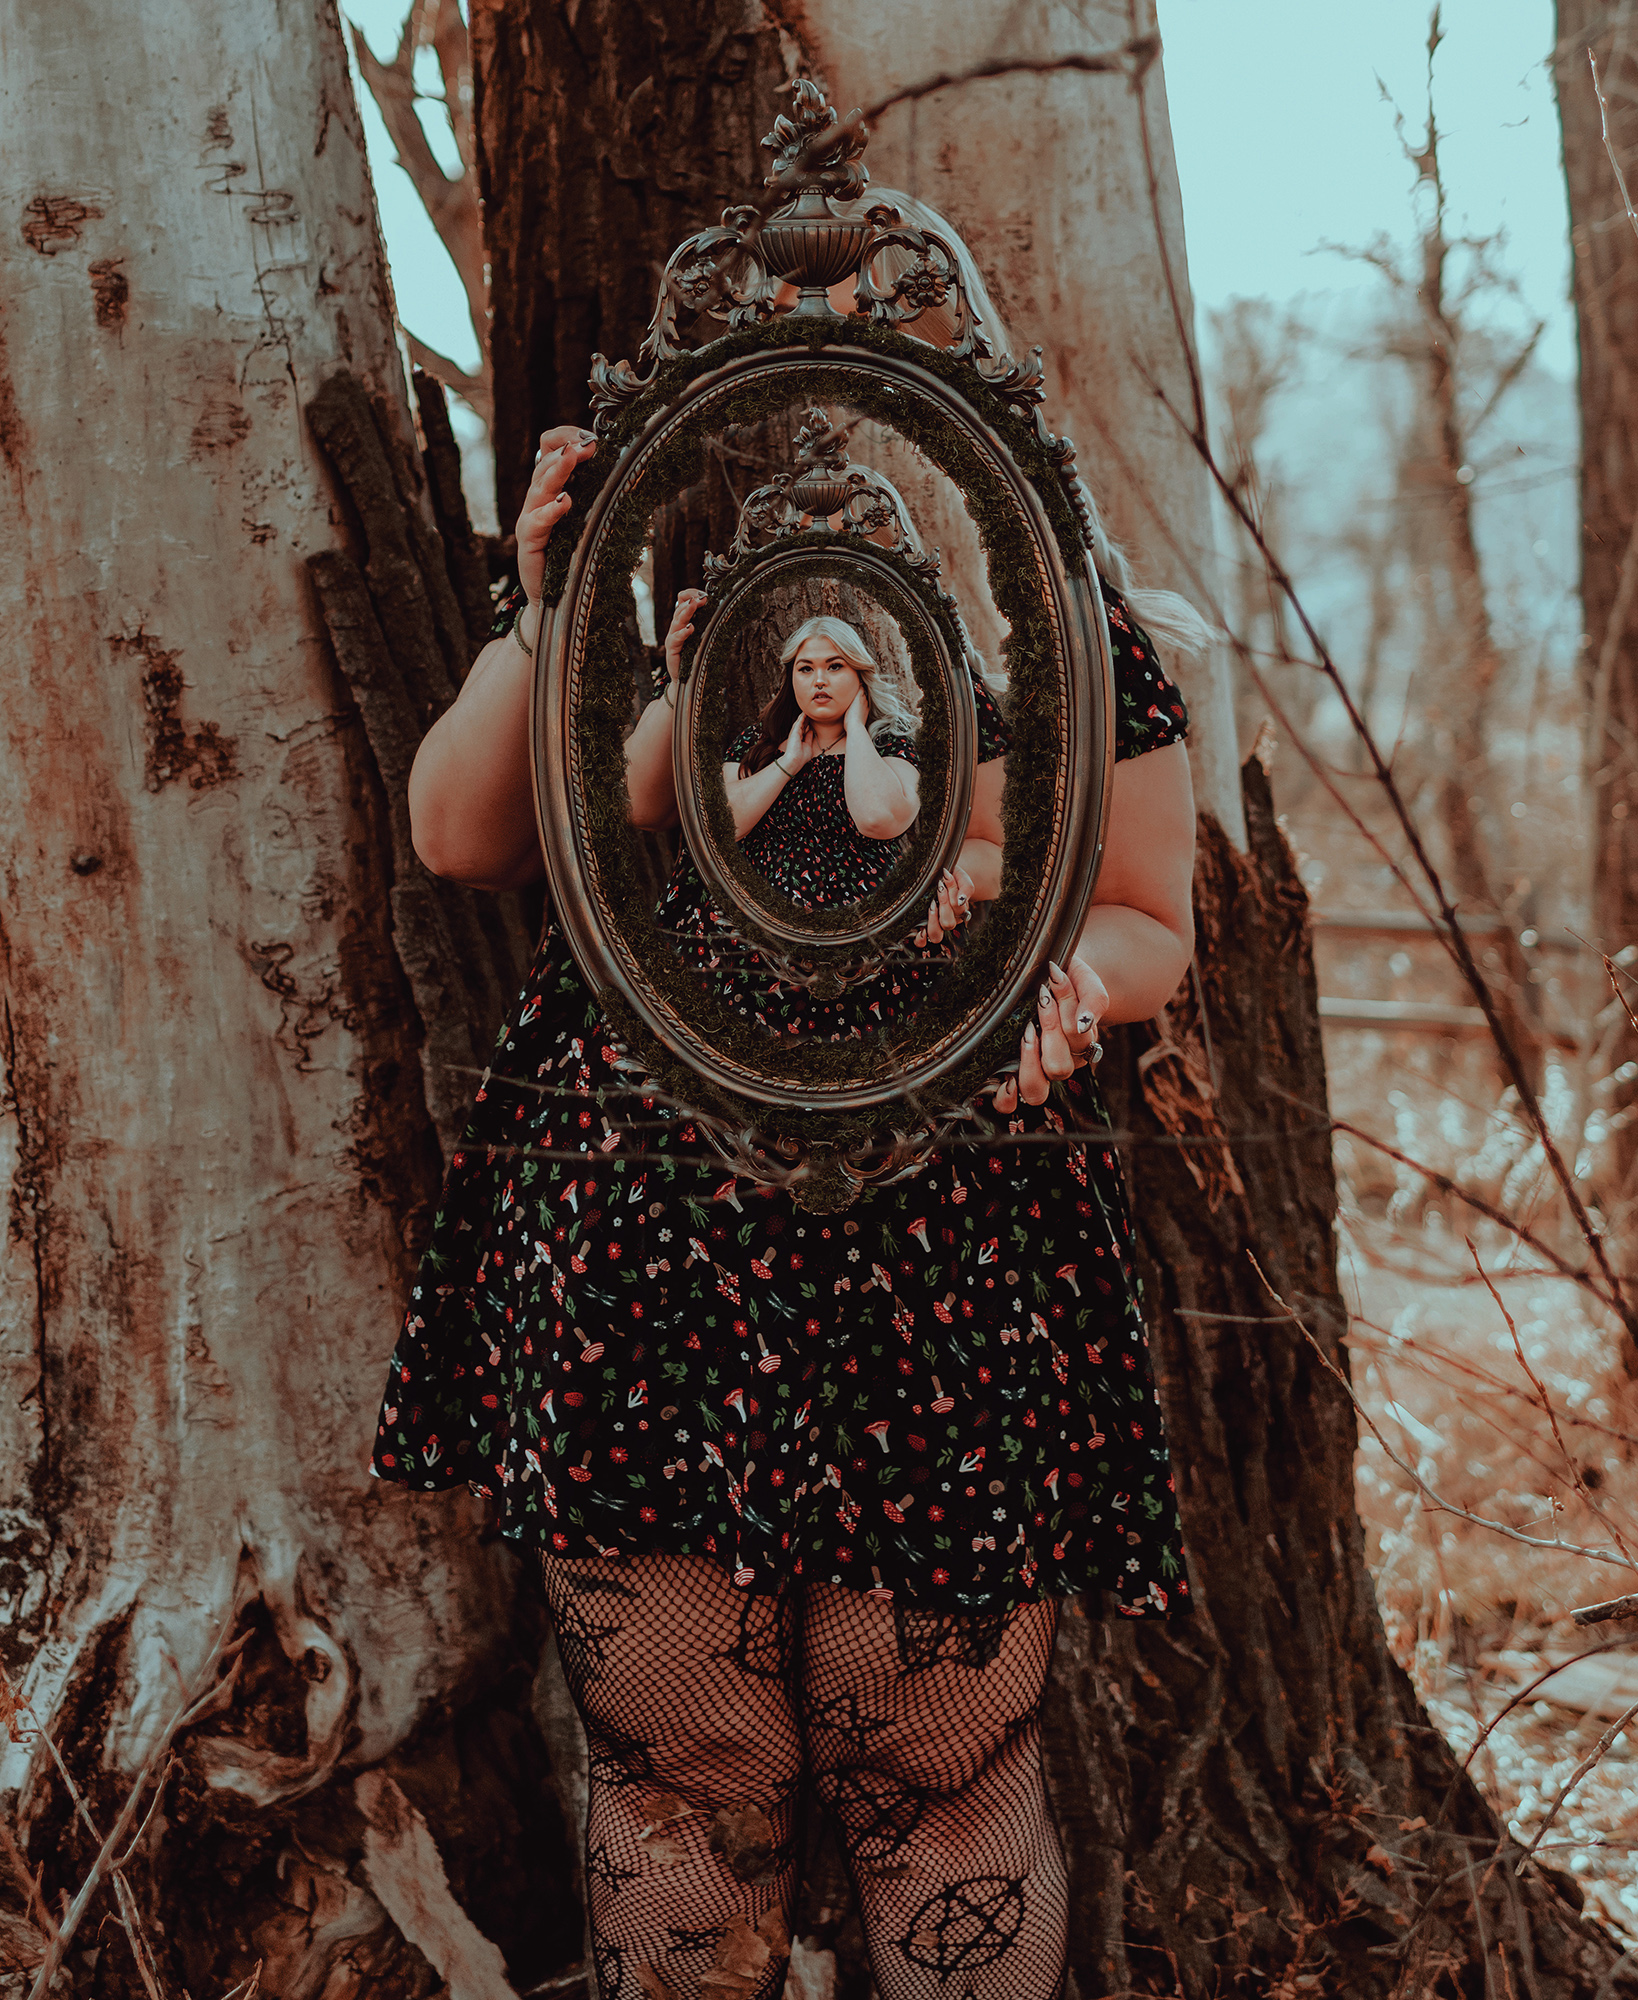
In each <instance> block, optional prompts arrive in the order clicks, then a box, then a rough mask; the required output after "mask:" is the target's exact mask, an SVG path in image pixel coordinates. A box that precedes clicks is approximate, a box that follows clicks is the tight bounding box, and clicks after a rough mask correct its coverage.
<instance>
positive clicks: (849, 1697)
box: [808, 1691, 887, 1757]
mask: <svg viewBox="0 0 1638 2000" xmlns="http://www.w3.org/2000/svg"><path fill="white" fill-rule="evenodd" d="M808 1720H809V1722H810V1724H811V1726H812V1727H813V1728H814V1729H816V1730H819V1729H832V1730H834V1731H835V1732H836V1734H837V1735H838V1736H839V1737H841V1739H842V1741H843V1742H844V1743H845V1744H846V1745H847V1747H848V1748H849V1749H850V1750H851V1751H852V1752H853V1754H854V1756H855V1757H862V1756H863V1755H864V1754H865V1751H866V1750H867V1749H868V1747H869V1744H870V1739H871V1737H872V1736H874V1735H876V1734H877V1732H878V1731H879V1730H883V1729H885V1728H886V1727H887V1724H886V1722H885V1721H883V1720H881V1719H880V1718H879V1717H877V1716H873V1715H866V1714H865V1713H864V1711H863V1709H862V1708H861V1706H860V1702H859V1697H858V1695H857V1694H855V1693H853V1692H852V1691H849V1692H848V1693H847V1694H839V1695H836V1696H834V1697H833V1698H832V1699H831V1700H830V1701H827V1702H822V1703H820V1704H819V1705H818V1706H817V1707H815V1708H813V1709H811V1710H810V1711H809V1716H808Z"/></svg>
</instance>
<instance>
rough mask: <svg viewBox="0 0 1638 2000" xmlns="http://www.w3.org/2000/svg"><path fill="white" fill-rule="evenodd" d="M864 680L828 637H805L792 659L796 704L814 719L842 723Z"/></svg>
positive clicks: (792, 684)
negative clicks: (861, 679)
mask: <svg viewBox="0 0 1638 2000" xmlns="http://www.w3.org/2000/svg"><path fill="white" fill-rule="evenodd" d="M861 685H862V683H861V681H860V679H859V675H858V672H857V670H856V669H855V668H853V667H850V666H849V665H848V663H847V661H846V660H844V659H843V658H842V656H841V654H840V653H838V652H837V650H836V648H835V647H834V646H833V645H832V644H831V642H830V641H829V640H828V639H821V638H819V637H818V636H817V635H815V637H813V638H811V639H804V640H803V641H802V643H801V645H800V646H798V647H797V649H796V658H795V659H794V660H792V662H791V687H792V689H793V690H794V692H795V695H796V705H797V707H798V708H799V709H801V711H802V713H803V714H804V715H805V716H807V717H808V718H809V719H810V720H811V721H813V722H840V721H841V719H842V717H843V716H844V715H846V714H847V711H848V708H849V705H850V704H851V703H852V701H853V698H854V696H855V695H857V694H858V692H859V689H860V687H861Z"/></svg>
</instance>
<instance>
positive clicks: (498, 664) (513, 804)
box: [409, 425, 597, 889]
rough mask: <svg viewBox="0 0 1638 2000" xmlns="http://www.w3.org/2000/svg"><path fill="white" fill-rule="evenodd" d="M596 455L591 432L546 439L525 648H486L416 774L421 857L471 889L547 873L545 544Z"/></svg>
mask: <svg viewBox="0 0 1638 2000" xmlns="http://www.w3.org/2000/svg"><path fill="white" fill-rule="evenodd" d="M596 449H597V443H596V440H595V439H594V438H593V437H592V435H591V433H590V432H589V431H582V430H577V429H575V428H574V427H573V426H570V425H564V426H561V427H560V428H559V429H557V430H551V431H546V432H544V433H542V436H541V440H540V456H539V458H538V459H537V460H536V462H535V472H534V477H533V478H532V479H531V480H530V482H529V491H528V493H527V494H526V495H525V497H524V502H523V511H522V512H521V513H520V514H519V515H518V581H519V582H520V583H521V584H522V585H523V588H524V592H525V594H526V596H527V597H528V600H529V602H528V604H527V606H526V607H525V609H524V612H523V617H522V620H521V621H520V629H521V632H522V635H523V641H524V645H523V646H520V645H518V644H517V642H516V641H515V640H514V639H513V638H512V636H511V635H510V634H508V635H507V636H506V637H505V638H504V639H491V640H490V642H489V644H488V645H487V646H485V647H484V649H483V651H482V652H481V653H480V654H479V655H478V657H477V659H476V660H474V661H473V663H472V670H471V672H470V673H469V674H468V675H467V677H466V679H465V681H464V682H463V683H462V685H461V691H460V693H459V694H458V695H457V696H456V697H455V700H454V702H453V703H452V704H451V705H450V706H449V707H448V708H447V709H446V710H445V711H444V713H443V714H442V715H441V716H439V718H438V720H437V721H436V722H435V723H434V724H433V725H432V727H431V728H430V729H429V730H428V731H427V733H426V736H425V738H424V739H423V740H422V743H421V747H420V749H419V750H418V751H417V752H416V754H415V764H414V767H413V769H412V770H411V771H410V780H409V812H410V835H411V838H412V839H413V840H414V842H415V851H416V853H417V854H418V855H420V857H421V859H422V860H423V861H424V862H425V863H426V865H427V866H428V867H429V868H430V869H431V870H432V872H433V874H434V875H445V876H448V877H449V879H450V880H451V881H455V882H467V883H470V884H471V885H472V887H473V888H475V889H516V888H520V887H521V886H522V885H523V884H524V883H525V882H532V881H534V880H535V879H536V878H537V877H538V876H539V875H540V874H541V873H542V871H543V868H544V863H543V861H542V859H541V853H540V837H539V835H538V834H537V832H536V830H535V803H534V790H533V779H532V777H531V774H530V769H529V691H530V688H531V686H532V685H533V681H534V668H535V663H534V660H533V658H532V650H533V648H534V647H535V646H536V645H537V644H538V643H539V639H540V623H541V619H540V590H541V582H542V578H543V576H544V573H545V563H546V543H547V540H548V539H549V537H550V535H551V532H552V529H553V528H554V527H555V526H556V525H557V523H558V522H559V521H560V520H562V518H563V516H564V515H565V514H566V513H567V512H568V511H569V496H568V494H567V493H565V492H564V490H563V489H564V487H565V486H566V485H567V484H568V482H569V478H570V476H571V474H572V473H573V472H574V469H575V467H576V466H578V465H581V464H583V463H584V461H585V460H586V459H588V458H590V457H591V455H592V453H593V452H594V451H595V450H596ZM524 646H527V647H529V648H530V649H531V651H530V652H525V651H524Z"/></svg>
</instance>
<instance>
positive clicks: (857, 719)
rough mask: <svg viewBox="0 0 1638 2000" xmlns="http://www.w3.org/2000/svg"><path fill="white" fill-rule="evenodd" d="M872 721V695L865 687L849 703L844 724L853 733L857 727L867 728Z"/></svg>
mask: <svg viewBox="0 0 1638 2000" xmlns="http://www.w3.org/2000/svg"><path fill="white" fill-rule="evenodd" d="M869 722H870V696H869V695H868V694H866V692H865V690H864V689H863V687H861V688H860V689H859V692H858V693H857V694H856V695H855V696H854V697H853V699H852V700H851V701H850V702H849V703H848V705H847V713H846V714H845V715H844V716H843V717H842V726H843V728H844V729H846V730H847V732H848V734H849V735H851V734H852V733H853V731H854V730H855V729H861V730H862V729H865V728H867V727H868V725H869Z"/></svg>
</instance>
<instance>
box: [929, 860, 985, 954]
mask: <svg viewBox="0 0 1638 2000" xmlns="http://www.w3.org/2000/svg"><path fill="white" fill-rule="evenodd" d="M972 914H973V878H972V877H971V876H970V875H969V874H968V873H967V871H966V869H965V868H963V867H962V866H961V864H960V863H959V862H957V863H956V865H955V867H954V868H946V869H945V871H944V873H943V874H942V875H941V876H940V877H939V878H938V894H937V895H936V896H935V897H934V898H933V900H932V901H931V902H930V903H929V904H928V905H927V921H926V923H925V924H923V925H922V927H921V929H920V930H919V931H917V932H916V943H917V944H918V945H932V944H942V943H943V941H944V935H945V933H946V932H947V931H957V930H960V928H961V926H962V925H963V924H965V923H969V922H971V920H972Z"/></svg>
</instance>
